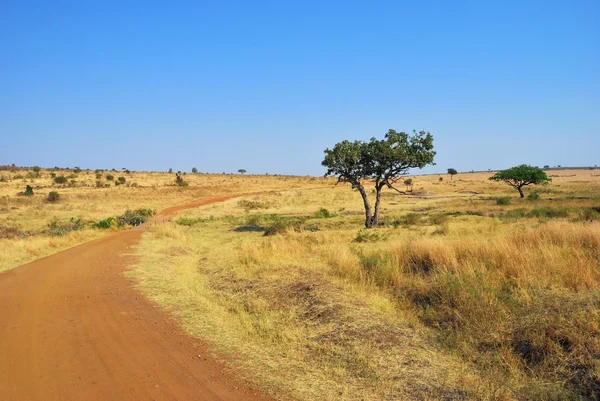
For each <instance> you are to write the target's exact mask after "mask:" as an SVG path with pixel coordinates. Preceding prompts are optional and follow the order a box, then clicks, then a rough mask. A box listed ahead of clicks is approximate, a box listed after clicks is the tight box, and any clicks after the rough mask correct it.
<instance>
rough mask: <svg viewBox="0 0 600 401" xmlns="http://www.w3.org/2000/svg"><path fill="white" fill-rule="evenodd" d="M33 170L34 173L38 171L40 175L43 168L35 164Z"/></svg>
mask: <svg viewBox="0 0 600 401" xmlns="http://www.w3.org/2000/svg"><path fill="white" fill-rule="evenodd" d="M32 170H33V172H34V173H37V174H38V175H39V173H40V171H41V170H42V169H41V168H40V166H33V168H32Z"/></svg>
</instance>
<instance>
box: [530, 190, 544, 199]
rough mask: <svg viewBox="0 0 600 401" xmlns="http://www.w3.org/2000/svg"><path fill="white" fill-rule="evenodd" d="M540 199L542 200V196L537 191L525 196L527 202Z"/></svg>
mask: <svg viewBox="0 0 600 401" xmlns="http://www.w3.org/2000/svg"><path fill="white" fill-rule="evenodd" d="M540 199H542V196H541V195H540V193H539V192H537V191H535V192H532V193H530V194H529V195H527V200H530V201H538V200H540Z"/></svg>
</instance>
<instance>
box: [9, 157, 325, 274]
mask: <svg viewBox="0 0 600 401" xmlns="http://www.w3.org/2000/svg"><path fill="white" fill-rule="evenodd" d="M51 174H54V175H55V176H64V177H65V178H66V182H65V183H62V184H57V183H56V182H55V181H54V178H53V177H52V176H51ZM108 175H112V176H113V179H112V180H107V176H108ZM119 177H123V178H124V179H125V183H124V184H122V185H115V183H116V182H118V178H119ZM182 177H183V179H184V180H185V182H186V183H187V184H188V185H186V186H177V185H175V174H168V173H143V172H130V173H127V172H125V171H108V170H107V171H102V172H100V171H98V172H94V171H90V170H83V171H79V172H76V171H74V170H72V169H71V170H60V169H56V170H55V169H53V170H43V169H42V170H41V171H40V172H39V173H36V172H34V171H33V170H31V169H17V168H14V169H13V170H12V171H11V170H0V248H1V249H2V252H1V253H0V271H3V270H6V269H10V268H14V267H16V266H19V265H21V264H23V263H26V262H29V261H31V260H34V259H37V258H40V257H43V256H46V255H50V254H53V253H55V252H58V251H60V250H62V249H66V248H69V247H71V246H74V245H77V244H80V243H83V242H86V241H89V240H91V239H94V238H98V237H100V236H102V235H105V234H106V233H107V231H111V230H115V229H116V228H115V227H114V226H115V224H114V222H113V224H110V225H109V227H108V229H101V228H98V227H97V226H96V224H95V223H98V222H100V221H102V220H105V219H107V218H109V217H113V218H114V217H116V216H119V215H122V214H123V213H124V212H125V211H126V210H128V209H131V210H136V209H140V208H141V209H150V210H154V211H160V210H161V209H163V208H165V207H169V206H174V205H178V204H184V203H188V202H192V201H194V200H198V199H202V198H207V197H211V196H219V195H226V194H233V193H246V192H254V191H269V190H273V189H282V188H300V187H315V186H323V185H331V184H333V183H334V181H333V180H326V179H317V178H311V177H283V176H272V177H268V176H240V175H235V176H233V175H205V174H186V175H182ZM27 185H30V186H31V187H32V188H33V192H34V194H33V196H23V195H22V194H21V195H18V194H19V193H22V192H24V191H25V189H26V186H27ZM53 191H54V192H58V193H59V196H60V197H59V199H58V201H56V202H50V201H48V195H49V193H50V192H53ZM115 221H116V220H115Z"/></svg>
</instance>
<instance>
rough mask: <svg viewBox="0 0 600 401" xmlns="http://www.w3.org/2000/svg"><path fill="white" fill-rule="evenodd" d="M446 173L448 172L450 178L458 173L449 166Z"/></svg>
mask: <svg viewBox="0 0 600 401" xmlns="http://www.w3.org/2000/svg"><path fill="white" fill-rule="evenodd" d="M448 174H450V179H452V177H453V176H455V175H456V174H458V171H456V170H455V169H453V168H449V169H448Z"/></svg>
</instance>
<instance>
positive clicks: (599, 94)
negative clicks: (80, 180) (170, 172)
mask: <svg viewBox="0 0 600 401" xmlns="http://www.w3.org/2000/svg"><path fill="white" fill-rule="evenodd" d="M389 128H394V129H396V130H403V131H411V130H412V129H417V130H421V129H424V130H428V131H430V132H431V133H432V134H433V135H434V138H435V147H436V150H437V152H438V155H437V158H436V162H437V166H434V167H431V168H428V169H427V170H425V171H424V172H436V171H445V169H446V168H448V167H454V168H456V169H458V170H459V171H464V170H471V169H476V170H477V169H488V168H493V169H494V168H505V167H510V166H512V165H515V164H519V163H530V164H534V165H544V164H551V165H558V164H562V165H594V164H598V165H600V1H598V0H591V1H561V2H554V1H494V2H492V1H468V2H465V1H441V2H432V1H410V2H401V1H390V2H376V1H364V2H353V1H314V2H313V1H298V2H294V4H292V2H288V1H269V2H267V1H211V2H202V1H196V2H189V3H183V2H176V1H171V2H152V1H140V2H129V1H94V2H91V1H70V2H69V1H57V2H54V1H39V2H33V1H26V0H3V1H1V2H0V164H7V163H16V164H17V165H35V164H38V165H41V166H48V167H53V166H63V167H64V166H71V167H73V166H80V167H82V168H113V167H114V168H117V169H119V168H122V167H127V168H130V169H136V170H140V169H144V170H166V169H168V168H169V167H172V168H173V169H175V170H184V171H189V170H190V169H191V168H192V167H193V166H195V167H197V168H198V169H199V170H200V171H202V172H205V171H209V172H223V171H225V172H233V171H237V170H238V169H239V168H245V169H246V170H248V172H250V173H266V172H268V173H286V174H314V175H321V174H323V172H324V170H323V169H322V168H321V166H320V162H321V160H322V158H323V150H324V149H325V148H326V147H331V146H333V145H334V144H335V143H336V142H338V141H340V140H343V139H365V140H366V139H369V138H370V137H372V136H378V137H381V136H383V134H384V133H385V132H386V131H387V130H388V129H389Z"/></svg>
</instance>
